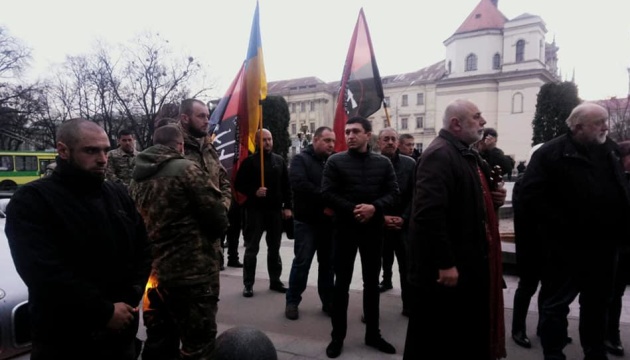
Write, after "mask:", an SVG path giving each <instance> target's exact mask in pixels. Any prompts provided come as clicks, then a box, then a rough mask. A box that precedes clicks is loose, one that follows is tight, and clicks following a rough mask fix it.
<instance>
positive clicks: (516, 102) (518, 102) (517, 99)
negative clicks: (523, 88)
mask: <svg viewBox="0 0 630 360" xmlns="http://www.w3.org/2000/svg"><path fill="white" fill-rule="evenodd" d="M522 112H523V94H521V93H520V92H517V93H515V94H514V95H513V96H512V114H517V113H522Z"/></svg>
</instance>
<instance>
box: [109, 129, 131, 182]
mask: <svg viewBox="0 0 630 360" xmlns="http://www.w3.org/2000/svg"><path fill="white" fill-rule="evenodd" d="M117 141H118V148H116V149H114V150H110V151H109V152H108V153H107V180H109V181H114V182H120V183H122V184H124V185H125V186H129V182H130V181H131V172H132V171H133V167H134V163H135V157H136V155H137V154H138V151H137V150H136V142H135V139H134V138H133V133H132V132H131V131H130V130H127V129H123V130H120V131H119V132H118V140H117Z"/></svg>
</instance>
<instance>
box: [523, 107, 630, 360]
mask: <svg viewBox="0 0 630 360" xmlns="http://www.w3.org/2000/svg"><path fill="white" fill-rule="evenodd" d="M566 122H567V125H568V126H569V131H568V132H567V133H566V134H563V135H560V136H558V137H556V138H555V139H552V140H550V141H548V142H546V143H545V144H544V145H543V146H541V147H540V149H538V150H537V151H536V152H535V153H534V154H533V155H532V158H531V161H530V163H529V165H528V168H527V171H526V172H525V175H524V177H523V182H522V185H521V190H520V202H521V205H520V206H521V211H522V214H523V215H524V216H526V217H527V218H528V219H530V221H532V222H535V223H536V224H537V226H536V227H535V231H536V234H534V235H535V238H537V239H540V243H541V244H542V250H541V251H542V253H543V261H542V264H541V266H542V288H541V291H542V292H544V293H545V296H544V301H543V303H542V309H541V311H542V313H541V314H540V316H541V321H540V338H541V342H542V346H543V352H544V358H545V359H546V360H555V359H565V358H566V357H565V355H564V353H563V348H564V346H565V345H566V337H567V315H568V314H569V305H570V304H571V303H572V302H573V301H574V300H575V299H576V298H577V297H578V295H579V301H580V327H579V330H580V343H581V345H582V349H583V351H584V356H585V357H584V358H585V359H607V356H606V349H605V347H604V337H605V333H606V331H605V330H606V311H607V309H608V306H609V303H610V300H611V296H612V289H613V282H614V275H615V268H616V263H617V257H618V251H619V248H620V246H621V245H623V244H624V243H626V244H627V243H628V241H629V239H630V228H629V224H628V221H627V220H628V218H629V217H630V189H629V188H628V182H627V181H626V179H625V177H624V171H623V167H622V164H621V160H620V159H621V158H620V153H619V148H618V146H617V144H615V143H614V142H613V141H612V140H610V139H609V138H608V137H607V134H608V112H607V111H606V109H605V108H603V107H602V106H600V105H597V104H595V103H589V102H585V103H582V104H580V105H578V106H576V107H575V108H574V109H573V111H572V112H571V114H570V115H569V117H568V118H567V121H566Z"/></svg>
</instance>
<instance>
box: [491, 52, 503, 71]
mask: <svg viewBox="0 0 630 360" xmlns="http://www.w3.org/2000/svg"><path fill="white" fill-rule="evenodd" d="M492 68H493V69H494V70H499V69H500V68H501V55H499V54H498V53H496V54H494V57H492Z"/></svg>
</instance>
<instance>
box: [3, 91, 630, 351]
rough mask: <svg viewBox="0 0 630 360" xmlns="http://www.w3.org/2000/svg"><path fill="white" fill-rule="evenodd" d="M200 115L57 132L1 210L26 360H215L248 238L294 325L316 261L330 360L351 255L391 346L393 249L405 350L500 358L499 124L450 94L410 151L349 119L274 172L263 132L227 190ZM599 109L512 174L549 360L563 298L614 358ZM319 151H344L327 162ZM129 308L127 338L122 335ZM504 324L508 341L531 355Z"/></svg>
mask: <svg viewBox="0 0 630 360" xmlns="http://www.w3.org/2000/svg"><path fill="white" fill-rule="evenodd" d="M208 118H209V111H208V107H207V106H206V104H205V103H204V102H202V101H199V100H196V99H186V100H184V101H182V103H181V105H180V108H179V114H178V117H177V118H176V119H162V120H161V121H160V122H159V123H158V124H156V126H155V128H156V130H155V133H154V134H153V146H151V147H149V148H147V149H144V150H143V151H141V152H137V151H136V149H135V146H134V141H133V135H132V134H131V133H129V132H126V131H122V132H120V133H119V134H118V145H119V147H118V148H117V149H115V150H111V151H110V150H109V147H110V144H109V140H108V137H107V135H106V134H105V132H104V130H103V129H102V128H101V127H100V126H99V125H97V124H96V123H94V122H91V121H88V120H85V119H73V120H69V121H66V122H64V123H63V124H62V125H61V126H60V127H59V129H58V132H57V141H58V143H57V151H58V157H57V162H56V163H57V166H56V168H55V169H54V170H53V171H52V174H50V175H49V176H46V177H45V178H43V179H41V180H38V181H35V182H32V183H29V184H27V185H25V186H23V187H21V188H20V189H19V190H18V191H16V193H15V194H14V196H13V198H12V199H11V202H10V203H9V206H8V209H7V222H6V234H7V237H8V240H9V245H10V248H11V253H12V256H13V259H14V262H15V266H16V268H17V270H18V273H19V274H20V276H21V277H22V279H23V280H24V282H25V283H26V285H27V287H28V289H29V305H30V311H31V316H32V320H33V350H32V355H31V357H32V359H34V360H42V359H44V360H45V359H60V358H63V359H80V358H85V357H86V356H87V357H89V358H91V359H98V360H100V359H102V360H106V359H107V360H109V359H122V360H132V359H136V358H137V357H138V356H139V355H140V349H142V358H143V360H152V359H175V358H179V359H211V358H214V357H215V355H216V352H215V349H216V346H215V344H216V337H217V323H216V315H217V312H218V311H219V309H218V302H219V299H220V271H221V269H222V268H223V249H222V242H223V239H225V238H226V237H228V240H227V242H228V249H229V251H228V254H229V258H228V266H234V267H242V269H243V292H242V295H243V296H244V297H246V298H252V297H254V294H255V293H254V284H255V280H256V278H255V274H256V265H257V256H258V253H259V249H260V241H261V239H262V236H263V234H264V235H265V237H266V244H267V249H268V251H267V261H266V263H267V271H268V273H269V278H270V284H269V289H270V290H272V291H276V292H279V293H283V294H284V293H286V294H285V316H286V318H287V319H289V320H297V319H299V316H300V312H299V306H300V303H301V300H302V294H303V293H304V291H305V290H306V288H307V286H306V284H307V278H308V273H309V270H310V268H311V264H312V261H313V259H314V257H315V254H317V261H318V274H317V275H318V276H317V277H318V280H317V291H318V295H319V299H320V301H321V308H322V311H324V312H325V313H326V314H328V315H329V316H330V318H331V334H330V336H331V341H330V343H329V344H328V346H327V347H326V354H327V356H328V357H330V358H336V357H338V356H339V355H340V354H341V353H342V351H343V345H344V341H345V339H346V335H347V330H348V323H347V322H348V319H347V312H348V306H349V287H350V283H351V281H352V277H353V270H354V263H355V259H356V256H357V253H359V254H360V261H361V267H360V268H361V276H362V280H363V321H364V323H365V338H364V340H365V345H367V346H370V347H372V348H374V349H376V350H378V351H380V352H383V353H388V354H394V353H396V351H397V350H396V349H395V347H394V346H393V345H392V344H390V343H389V342H388V341H387V340H385V339H384V337H383V336H382V334H381V330H380V325H379V321H380V314H379V313H380V293H381V292H383V291H387V290H389V289H391V288H392V287H393V284H392V271H393V269H392V267H393V263H394V258H396V260H397V263H398V271H399V273H400V282H401V283H400V288H401V302H402V304H401V308H402V315H404V316H407V317H409V321H408V326H407V335H406V340H405V347H404V355H403V358H404V359H408V360H412V359H414V360H415V359H419V358H423V357H424V356H425V355H426V354H438V357H439V358H440V359H464V358H474V359H486V360H491V359H500V358H504V357H506V356H507V354H506V346H505V328H504V325H505V323H504V317H503V313H504V303H503V287H504V281H503V278H502V276H503V269H502V258H501V239H500V235H499V226H498V224H499V220H498V209H499V207H501V206H502V205H503V204H504V202H505V198H506V190H505V188H504V186H503V183H502V182H501V181H500V180H501V179H500V178H497V176H496V173H494V172H493V169H492V166H493V165H494V164H493V160H491V159H492V158H494V159H497V156H498V155H497V154H499V152H498V151H496V150H493V149H497V148H496V138H497V132H496V130H494V129H488V128H485V127H484V125H485V124H486V120H485V119H484V117H483V115H482V112H481V110H480V109H479V108H478V107H477V105H476V104H474V103H473V102H471V101H468V100H463V99H460V100H455V101H453V102H451V103H450V104H449V105H448V106H447V107H446V109H445V112H444V115H443V118H442V129H441V130H440V132H439V134H438V136H437V138H436V139H435V140H434V141H433V142H432V143H431V144H430V145H429V146H428V147H427V148H426V149H424V151H423V153H422V154H419V153H416V152H414V150H415V147H414V144H413V137H411V138H410V136H409V135H406V134H398V133H397V131H396V130H395V129H392V128H385V129H382V130H381V131H380V132H379V134H378V143H377V144H378V148H379V151H378V152H376V151H373V150H374V149H372V148H371V146H370V139H371V136H372V125H371V123H370V121H369V120H367V119H365V118H363V117H352V118H350V119H349V120H348V121H347V123H346V125H345V139H337V138H336V137H335V133H334V132H333V131H332V129H331V128H329V127H326V126H324V127H320V128H318V129H317V130H316V131H315V133H314V137H313V142H312V144H310V145H308V146H307V147H306V148H305V149H303V151H302V152H300V153H299V154H297V155H296V156H294V157H293V158H292V160H291V163H290V164H288V163H287V162H286V160H285V159H284V158H282V157H281V156H279V155H277V154H275V153H273V151H272V150H273V136H272V134H271V132H270V131H268V130H266V129H262V130H260V131H259V132H258V133H257V134H256V145H257V149H256V152H254V153H253V154H251V155H250V156H249V157H248V158H247V159H246V160H245V161H244V162H243V163H242V164H241V166H240V168H239V171H238V172H237V174H236V177H235V180H234V182H233V183H232V182H231V181H230V179H228V175H227V172H226V171H225V169H224V168H223V167H222V166H221V163H220V161H219V157H218V155H217V152H216V150H215V149H214V146H213V145H212V137H211V135H209V134H208ZM607 118H608V114H607V112H606V110H605V109H604V108H602V107H601V106H599V105H596V104H593V103H583V104H580V105H578V106H577V107H576V108H575V109H574V110H573V112H572V113H571V115H570V116H569V117H568V119H567V124H568V126H569V129H570V130H569V132H568V133H566V134H564V135H561V136H559V137H557V138H556V139H554V140H551V141H549V142H547V143H545V144H544V145H542V146H541V147H540V149H539V150H538V151H536V152H535V153H534V155H533V156H532V158H531V160H530V162H529V163H528V166H527V169H526V170H525V171H524V172H523V173H522V176H521V177H520V178H519V181H520V183H519V186H518V207H517V208H516V209H515V215H518V221H519V224H518V226H517V228H516V231H517V234H516V235H517V257H518V263H519V264H518V265H519V268H520V271H521V277H522V280H523V279H525V278H526V276H527V274H529V273H528V271H535V272H536V278H535V279H536V280H535V283H534V284H533V289H534V291H535V289H536V287H537V286H538V282H540V283H541V284H542V285H541V286H542V288H541V291H540V294H541V295H540V297H539V304H540V321H539V325H538V334H539V336H540V337H541V343H542V347H543V354H544V358H545V359H547V360H556V359H565V355H564V354H563V348H564V346H565V345H566V344H567V339H568V336H567V315H568V312H569V311H568V309H569V305H570V303H571V302H572V301H573V300H574V299H575V298H576V297H578V296H579V297H580V304H581V308H580V328H579V331H580V342H581V345H582V348H583V351H584V354H585V358H586V359H607V352H610V353H613V354H616V355H618V354H622V355H623V347H622V345H621V342H620V335H619V322H618V317H619V312H620V310H619V307H620V296H622V295H623V289H625V278H624V282H623V283H621V282H620V279H622V277H621V275H622V274H621V273H620V271H619V270H618V269H619V268H620V267H619V266H618V260H619V258H620V257H619V256H620V253H622V250H623V249H624V248H625V247H627V246H628V241H629V240H628V239H630V229H629V228H628V225H627V224H628V221H627V220H628V219H629V218H630V185H629V181H628V178H627V175H626V173H625V171H624V167H623V161H622V158H625V159H628V158H630V155H629V154H630V145H628V144H625V145H624V144H622V145H623V146H622V147H619V146H618V145H617V144H616V143H614V142H613V141H612V140H610V139H609V138H608V137H607V132H608V125H607ZM336 141H345V143H346V145H347V149H348V150H347V151H342V152H338V153H334V151H333V149H334V144H335V142H336ZM481 142H483V144H481ZM491 150H492V151H491ZM499 151H500V150H499ZM501 155H503V154H502V152H501ZM503 156H504V155H503ZM505 160H506V159H501V161H505ZM626 161H627V162H628V164H627V165H628V168H630V160H626ZM289 165H290V166H289ZM504 166H505V167H510V166H513V163H504ZM628 168H626V169H628ZM509 173H511V167H510V171H509ZM235 194H238V195H239V199H241V200H243V201H239V202H238V206H235V205H234V204H235V202H236V196H235ZM34 204H37V205H34ZM515 206H516V204H515ZM230 212H232V216H230V215H229V214H230ZM290 218H294V219H293V225H294V236H295V242H294V254H295V256H294V258H293V259H292V260H293V261H292V266H291V272H290V275H289V282H288V288H287V287H286V286H285V284H284V283H283V282H282V281H281V280H280V278H281V275H282V274H281V272H282V259H281V256H280V245H281V237H282V231H283V228H282V227H283V221H284V220H286V219H290ZM515 220H516V219H515ZM230 227H232V231H233V232H232V233H230ZM241 228H242V232H243V239H244V246H245V253H244V255H243V263H240V261H239V260H238V238H239V232H240V229H241ZM521 229H524V230H521ZM622 254H623V253H622ZM624 261H625V260H624ZM586 263H588V264H591V266H584V264H586ZM620 264H622V265H623V264H625V263H624V262H621V263H620ZM381 270H382V274H383V278H382V281H381V282H380V283H379V277H380V274H381ZM620 284H622V285H624V286H622V285H620ZM519 286H520V285H519ZM531 287H532V285H530V291H529V292H531ZM613 293H614V296H613ZM532 294H533V292H531V294H529V295H527V296H529V297H531V295H532ZM543 294H544V295H543ZM248 301H249V300H248ZM528 301H529V300H527V304H528ZM611 303H612V304H613V306H610V304H611ZM140 304H142V312H140V311H139V306H140ZM227 306H229V305H227ZM515 307H516V306H515ZM140 313H141V314H142V316H143V322H144V325H145V327H146V333H147V339H146V341H145V343H144V346H139V342H138V340H137V339H136V337H135V336H136V333H137V331H138V326H139V316H140ZM515 319H516V310H515ZM519 321H520V320H515V322H514V323H513V327H512V337H513V339H514V341H516V342H517V343H518V344H519V345H522V346H525V347H528V346H527V344H529V340H528V339H527V336H526V333H525V327H524V319H522V321H520V322H519ZM140 345H142V344H140ZM70 348H71V349H72V351H69V350H68V349H70Z"/></svg>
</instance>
